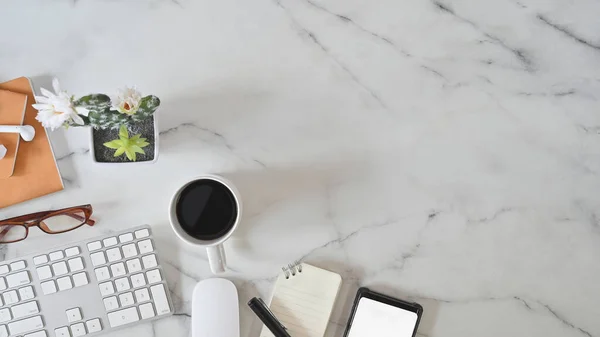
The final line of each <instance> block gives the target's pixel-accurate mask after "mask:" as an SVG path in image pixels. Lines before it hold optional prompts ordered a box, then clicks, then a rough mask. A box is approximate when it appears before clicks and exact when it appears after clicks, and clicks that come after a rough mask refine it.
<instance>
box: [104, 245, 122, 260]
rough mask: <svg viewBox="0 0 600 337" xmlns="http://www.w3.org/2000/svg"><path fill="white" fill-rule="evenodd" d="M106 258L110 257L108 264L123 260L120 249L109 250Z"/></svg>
mask: <svg viewBox="0 0 600 337" xmlns="http://www.w3.org/2000/svg"><path fill="white" fill-rule="evenodd" d="M106 256H107V257H108V262H115V261H118V260H120V259H122V258H123V256H122V255H121V250H120V249H119V247H116V248H111V249H109V250H107V251H106Z"/></svg>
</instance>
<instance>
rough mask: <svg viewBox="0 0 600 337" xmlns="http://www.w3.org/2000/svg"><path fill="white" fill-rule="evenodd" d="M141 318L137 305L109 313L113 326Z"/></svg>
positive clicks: (110, 322)
mask: <svg viewBox="0 0 600 337" xmlns="http://www.w3.org/2000/svg"><path fill="white" fill-rule="evenodd" d="M139 320H140V316H138V312H137V309H136V307H131V308H127V309H124V310H119V311H113V312H110V313H108V323H109V324H110V326H111V327H113V328H114V327H118V326H121V325H125V324H129V323H133V322H137V321H139Z"/></svg>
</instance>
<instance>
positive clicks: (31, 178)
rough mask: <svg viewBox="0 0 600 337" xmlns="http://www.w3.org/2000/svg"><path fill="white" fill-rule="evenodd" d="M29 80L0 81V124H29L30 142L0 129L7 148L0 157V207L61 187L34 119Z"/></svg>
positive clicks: (43, 135)
mask: <svg viewBox="0 0 600 337" xmlns="http://www.w3.org/2000/svg"><path fill="white" fill-rule="evenodd" d="M33 103H35V99H34V97H33V88H32V87H31V82H30V81H29V79H28V78H26V77H20V78H17V79H14V80H12V81H8V82H5V83H0V125H24V124H25V125H31V126H33V127H34V128H35V137H34V139H33V140H32V141H30V142H25V141H23V140H22V139H19V138H20V137H19V135H18V134H13V133H0V144H3V145H4V146H5V147H6V148H7V153H6V155H5V157H4V158H2V159H0V208H3V207H6V206H10V205H13V204H16V203H19V202H22V201H26V200H29V199H33V198H37V197H40V196H43V195H46V194H50V193H54V192H58V191H60V190H62V189H63V188H64V186H63V182H62V179H61V177H60V172H59V171H58V167H57V165H56V161H55V159H54V152H53V151H52V147H51V146H50V140H49V139H48V135H47V134H46V130H45V129H44V128H43V127H42V125H41V124H40V123H39V122H38V121H37V120H36V119H35V117H36V115H37V111H36V110H35V109H34V108H33V107H32V106H31V104H33Z"/></svg>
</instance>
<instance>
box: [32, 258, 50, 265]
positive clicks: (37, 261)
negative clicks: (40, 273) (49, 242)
mask: <svg viewBox="0 0 600 337" xmlns="http://www.w3.org/2000/svg"><path fill="white" fill-rule="evenodd" d="M47 262H48V255H40V256H36V257H34V258H33V264H35V265H36V266H39V265H40V264H44V263H47Z"/></svg>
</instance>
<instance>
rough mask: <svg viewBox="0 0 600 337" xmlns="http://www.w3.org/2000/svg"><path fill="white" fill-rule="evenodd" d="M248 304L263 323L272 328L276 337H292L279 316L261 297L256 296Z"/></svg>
mask: <svg viewBox="0 0 600 337" xmlns="http://www.w3.org/2000/svg"><path fill="white" fill-rule="evenodd" d="M248 306H249V307H250V309H252V311H254V314H256V316H258V318H260V320H261V321H262V322H263V324H264V325H265V326H266V327H267V328H268V329H269V330H271V332H272V333H273V335H275V337H292V336H290V334H288V333H287V329H286V327H285V326H283V324H281V322H279V320H278V319H277V317H275V315H274V314H273V312H272V311H271V309H269V307H267V305H266V304H265V302H264V301H263V300H262V299H261V298H258V297H254V298H253V299H251V300H250V301H249V302H248Z"/></svg>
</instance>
